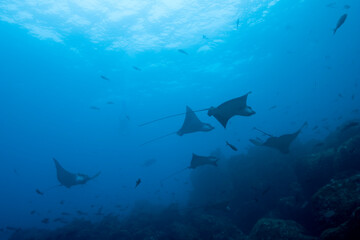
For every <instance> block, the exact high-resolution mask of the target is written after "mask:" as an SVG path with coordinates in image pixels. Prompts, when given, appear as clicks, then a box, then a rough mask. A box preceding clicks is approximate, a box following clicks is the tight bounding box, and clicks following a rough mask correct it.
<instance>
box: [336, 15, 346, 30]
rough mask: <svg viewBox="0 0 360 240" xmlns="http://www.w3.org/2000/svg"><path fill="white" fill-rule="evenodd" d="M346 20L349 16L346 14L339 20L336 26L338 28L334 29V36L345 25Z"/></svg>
mask: <svg viewBox="0 0 360 240" xmlns="http://www.w3.org/2000/svg"><path fill="white" fill-rule="evenodd" d="M346 18H347V14H346V13H345V14H344V15H342V16H341V17H340V18H339V20H338V22H337V24H336V27H335V29H334V34H335V33H336V31H337V30H338V29H339V28H340V27H341V26H342V25H343V24H344V22H345V20H346Z"/></svg>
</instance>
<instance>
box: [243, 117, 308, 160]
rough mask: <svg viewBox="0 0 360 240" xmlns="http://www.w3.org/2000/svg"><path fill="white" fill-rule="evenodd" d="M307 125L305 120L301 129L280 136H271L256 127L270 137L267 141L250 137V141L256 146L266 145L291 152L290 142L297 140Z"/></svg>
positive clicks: (283, 151)
mask: <svg viewBox="0 0 360 240" xmlns="http://www.w3.org/2000/svg"><path fill="white" fill-rule="evenodd" d="M306 125H307V122H305V123H304V124H303V125H302V126H301V127H300V129H299V130H297V131H296V132H294V133H290V134H284V135H281V136H279V137H274V136H271V135H270V134H266V133H264V132H263V131H261V130H259V129H257V128H255V129H256V130H258V131H261V132H262V133H264V134H266V135H268V136H269V138H268V139H267V140H266V141H265V142H260V141H258V140H255V139H250V142H252V143H253V144H255V145H256V146H266V147H270V148H275V149H277V150H279V151H280V152H281V153H284V154H287V153H289V152H290V150H289V147H290V144H291V143H292V142H293V141H294V140H295V138H296V137H297V136H298V135H299V134H300V132H301V130H302V129H303V128H304V127H305V126H306Z"/></svg>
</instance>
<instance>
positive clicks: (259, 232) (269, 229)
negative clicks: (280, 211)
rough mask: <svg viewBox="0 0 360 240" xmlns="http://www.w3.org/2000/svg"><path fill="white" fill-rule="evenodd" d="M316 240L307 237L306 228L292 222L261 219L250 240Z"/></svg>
mask: <svg viewBox="0 0 360 240" xmlns="http://www.w3.org/2000/svg"><path fill="white" fill-rule="evenodd" d="M274 239H276V240H316V239H317V238H315V237H311V236H308V235H306V233H305V230H304V228H303V227H302V226H301V225H299V224H298V223H296V222H294V221H291V220H281V219H270V218H263V219H260V220H259V221H258V222H257V223H256V224H255V226H254V227H253V229H252V230H251V233H250V236H249V240H274Z"/></svg>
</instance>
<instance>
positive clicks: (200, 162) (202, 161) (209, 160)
mask: <svg viewBox="0 0 360 240" xmlns="http://www.w3.org/2000/svg"><path fill="white" fill-rule="evenodd" d="M218 161H219V159H218V158H217V157H214V156H200V155H197V154H195V153H193V154H192V158H191V162H190V166H187V167H186V168H183V169H181V170H180V171H177V172H175V173H173V174H171V175H170V176H168V177H166V178H164V179H163V180H161V183H162V182H164V181H165V180H167V179H169V178H171V177H173V176H175V175H177V174H179V173H181V172H183V171H185V170H187V169H195V168H198V167H200V166H205V165H212V166H215V167H217V162H218Z"/></svg>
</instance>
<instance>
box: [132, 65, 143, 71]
mask: <svg viewBox="0 0 360 240" xmlns="http://www.w3.org/2000/svg"><path fill="white" fill-rule="evenodd" d="M132 68H133V69H135V70H136V71H139V72H140V71H141V68H139V67H137V66H132Z"/></svg>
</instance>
